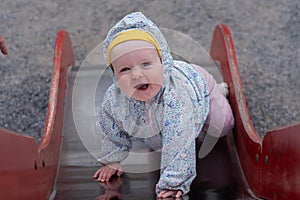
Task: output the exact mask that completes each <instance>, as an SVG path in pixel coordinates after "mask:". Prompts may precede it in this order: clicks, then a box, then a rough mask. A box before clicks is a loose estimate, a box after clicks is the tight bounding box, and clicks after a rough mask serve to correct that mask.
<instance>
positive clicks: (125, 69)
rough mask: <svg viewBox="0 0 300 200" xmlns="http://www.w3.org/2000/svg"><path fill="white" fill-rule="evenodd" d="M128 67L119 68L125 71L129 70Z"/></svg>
mask: <svg viewBox="0 0 300 200" xmlns="http://www.w3.org/2000/svg"><path fill="white" fill-rule="evenodd" d="M129 70H130V68H129V67H123V68H121V69H120V72H126V71H129Z"/></svg>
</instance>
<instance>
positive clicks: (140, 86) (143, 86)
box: [134, 83, 149, 90]
mask: <svg viewBox="0 0 300 200" xmlns="http://www.w3.org/2000/svg"><path fill="white" fill-rule="evenodd" d="M148 87H149V83H146V84H138V85H136V86H134V88H136V89H138V90H146V89H147V88H148Z"/></svg>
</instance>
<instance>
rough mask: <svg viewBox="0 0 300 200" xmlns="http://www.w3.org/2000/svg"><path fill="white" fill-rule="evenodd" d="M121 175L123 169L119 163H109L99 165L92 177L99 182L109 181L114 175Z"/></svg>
mask: <svg viewBox="0 0 300 200" xmlns="http://www.w3.org/2000/svg"><path fill="white" fill-rule="evenodd" d="M114 174H117V176H121V175H122V174H123V169H122V166H121V165H120V163H117V162H116V163H109V164H106V165H104V166H102V167H100V168H99V169H98V170H97V171H96V172H95V174H94V176H93V178H94V179H96V180H97V181H100V182H105V181H109V179H110V178H111V177H112V176H113V175H114Z"/></svg>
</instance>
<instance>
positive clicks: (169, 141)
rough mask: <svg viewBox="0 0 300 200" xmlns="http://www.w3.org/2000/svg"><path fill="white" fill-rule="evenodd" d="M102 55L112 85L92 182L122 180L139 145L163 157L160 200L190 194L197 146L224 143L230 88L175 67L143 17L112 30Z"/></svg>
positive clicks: (199, 71) (179, 64) (195, 70)
mask: <svg viewBox="0 0 300 200" xmlns="http://www.w3.org/2000/svg"><path fill="white" fill-rule="evenodd" d="M103 53H104V57H105V58H106V61H107V66H108V67H109V69H111V71H112V76H113V84H112V85H111V86H110V87H109V88H108V90H107V91H106V93H105V95H104V100H103V104H102V107H101V111H100V113H99V115H98V125H99V127H100V129H101V131H102V132H103V133H104V137H103V140H102V144H101V155H102V156H100V157H99V158H98V161H99V162H100V163H102V164H103V166H102V167H101V168H100V169H99V170H97V171H96V172H95V174H94V178H95V179H96V180H98V181H101V182H104V181H109V179H110V178H111V177H112V176H113V175H114V174H116V175H117V176H121V175H122V173H123V170H122V166H121V165H120V162H121V161H123V160H124V159H125V158H126V157H127V156H128V154H129V151H130V150H131V147H132V141H135V140H139V141H141V142H143V143H144V144H146V145H147V146H148V147H149V148H150V149H152V150H161V153H162V155H161V168H160V178H159V181H158V183H157V184H156V194H157V196H158V198H166V197H169V196H176V197H180V196H182V195H185V194H187V193H188V192H189V190H190V185H191V183H192V181H193V179H194V178H195V177H196V156H197V155H196V139H197V138H198V137H199V136H200V135H201V134H202V133H203V132H206V131H207V134H211V135H212V136H215V137H222V136H224V135H226V134H227V133H228V132H229V131H230V130H231V129H232V127H233V125H234V120H233V115H232V111H231V108H230V106H229V103H228V101H227V99H226V97H225V96H224V94H225V93H226V92H228V91H227V88H225V87H220V88H221V89H219V85H218V84H217V83H216V81H215V80H214V79H213V77H212V76H211V75H210V74H208V72H206V71H205V70H204V69H203V68H201V67H199V66H196V65H191V64H189V63H186V62H183V61H175V60H173V58H172V56H171V54H170V50H169V47H168V45H167V42H166V40H165V38H164V36H163V35H162V33H161V32H160V30H159V29H158V27H157V26H156V25H155V24H154V23H153V22H152V21H151V20H150V19H148V18H146V17H145V16H144V15H143V14H142V13H140V12H136V13H131V14H129V15H127V16H125V17H124V18H123V19H122V20H121V21H120V22H118V23H117V24H116V25H115V26H114V27H112V28H111V30H110V31H109V32H108V34H107V37H106V38H105V41H104V50H103ZM223 86H224V85H223ZM222 93H224V94H222ZM216 119H218V120H217V122H216ZM219 119H220V120H219ZM212 121H214V122H213V124H214V125H213V126H214V128H213V129H211V130H213V131H209V130H210V124H212ZM200 132H201V134H200Z"/></svg>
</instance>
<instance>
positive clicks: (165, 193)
mask: <svg viewBox="0 0 300 200" xmlns="http://www.w3.org/2000/svg"><path fill="white" fill-rule="evenodd" d="M173 196H174V197H175V198H176V199H177V198H180V197H182V191H181V190H162V191H161V192H160V193H159V194H158V195H157V198H158V199H166V198H168V197H173Z"/></svg>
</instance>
